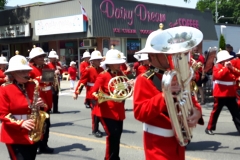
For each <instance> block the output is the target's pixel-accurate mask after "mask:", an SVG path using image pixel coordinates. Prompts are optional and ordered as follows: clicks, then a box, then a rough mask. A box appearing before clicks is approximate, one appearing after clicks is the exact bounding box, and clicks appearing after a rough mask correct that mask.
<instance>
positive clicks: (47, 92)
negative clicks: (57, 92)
mask: <svg viewBox="0 0 240 160" xmlns="http://www.w3.org/2000/svg"><path fill="white" fill-rule="evenodd" d="M29 65H30V67H32V70H31V71H30V72H29V77H30V78H32V79H36V80H37V81H38V82H39V88H40V97H41V98H42V99H43V100H44V101H45V102H46V104H47V108H45V109H46V110H50V109H51V108H52V89H51V86H52V83H48V82H47V83H46V82H42V81H41V76H42V70H43V69H50V67H49V66H48V65H45V64H44V65H43V66H41V67H37V66H36V65H34V64H32V63H31V64H29Z"/></svg>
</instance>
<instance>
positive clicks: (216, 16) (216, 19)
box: [215, 0, 218, 23]
mask: <svg viewBox="0 0 240 160" xmlns="http://www.w3.org/2000/svg"><path fill="white" fill-rule="evenodd" d="M215 6H216V11H215V23H218V0H216V4H215Z"/></svg>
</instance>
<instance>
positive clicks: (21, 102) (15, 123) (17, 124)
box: [0, 82, 35, 144]
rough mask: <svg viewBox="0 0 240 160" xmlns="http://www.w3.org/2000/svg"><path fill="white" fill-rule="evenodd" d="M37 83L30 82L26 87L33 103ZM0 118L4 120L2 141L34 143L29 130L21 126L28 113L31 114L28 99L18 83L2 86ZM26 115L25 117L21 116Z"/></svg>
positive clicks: (0, 88) (0, 91) (0, 92)
mask: <svg viewBox="0 0 240 160" xmlns="http://www.w3.org/2000/svg"><path fill="white" fill-rule="evenodd" d="M34 87H35V84H34V83H32V82H28V83H26V84H25V89H26V92H27V95H28V98H29V100H30V103H32V99H33V92H34ZM0 102H1V103H0V120H1V121H2V128H1V138H0V140H1V142H3V143H6V144H32V143H33V142H32V141H30V140H29V138H28V133H29V132H28V130H27V129H24V128H21V125H22V123H23V121H24V120H26V119H27V118H26V115H29V114H31V109H30V108H29V104H28V100H27V98H26V96H25V95H24V94H23V92H22V91H21V90H20V89H19V88H18V86H17V85H16V84H7V85H6V86H3V87H0ZM20 117H24V118H20Z"/></svg>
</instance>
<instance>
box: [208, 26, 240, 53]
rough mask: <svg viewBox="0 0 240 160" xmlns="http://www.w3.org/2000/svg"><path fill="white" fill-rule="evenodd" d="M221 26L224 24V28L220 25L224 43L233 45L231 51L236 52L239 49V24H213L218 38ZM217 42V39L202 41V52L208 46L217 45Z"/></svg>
mask: <svg viewBox="0 0 240 160" xmlns="http://www.w3.org/2000/svg"><path fill="white" fill-rule="evenodd" d="M221 26H225V28H223V27H222V33H223V35H224V38H225V41H226V44H231V46H233V51H234V52H236V53H237V52H238V51H239V49H240V26H227V25H224V24H222V25H215V29H216V33H217V36H218V39H219V38H220V34H221ZM203 36H204V35H203ZM218 44H219V40H218V41H203V52H204V51H206V50H208V48H209V47H214V46H216V47H219V46H218ZM224 49H225V48H224Z"/></svg>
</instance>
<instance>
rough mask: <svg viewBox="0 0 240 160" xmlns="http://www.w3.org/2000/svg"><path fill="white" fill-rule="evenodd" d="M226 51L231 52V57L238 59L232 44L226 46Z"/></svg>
mask: <svg viewBox="0 0 240 160" xmlns="http://www.w3.org/2000/svg"><path fill="white" fill-rule="evenodd" d="M226 50H227V51H228V52H229V54H230V55H231V56H233V58H236V53H235V52H233V47H232V46H231V45H230V44H227V45H226Z"/></svg>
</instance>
